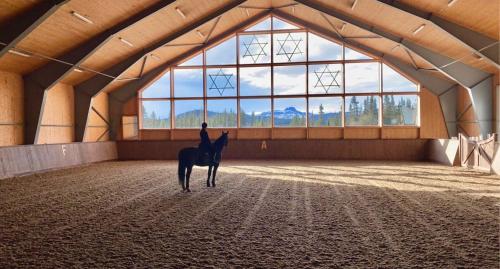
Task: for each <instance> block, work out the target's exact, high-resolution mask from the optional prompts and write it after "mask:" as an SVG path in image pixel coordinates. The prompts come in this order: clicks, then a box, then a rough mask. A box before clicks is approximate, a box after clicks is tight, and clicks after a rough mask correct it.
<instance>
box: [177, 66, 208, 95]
mask: <svg viewBox="0 0 500 269" xmlns="http://www.w3.org/2000/svg"><path fill="white" fill-rule="evenodd" d="M174 96H175V97H203V70H202V69H175V70H174Z"/></svg>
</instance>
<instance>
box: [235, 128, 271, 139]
mask: <svg viewBox="0 0 500 269" xmlns="http://www.w3.org/2000/svg"><path fill="white" fill-rule="evenodd" d="M271 132H272V130H271V129H270V128H255V129H246V128H242V129H238V133H237V135H238V137H237V138H238V139H242V140H245V139H271Z"/></svg>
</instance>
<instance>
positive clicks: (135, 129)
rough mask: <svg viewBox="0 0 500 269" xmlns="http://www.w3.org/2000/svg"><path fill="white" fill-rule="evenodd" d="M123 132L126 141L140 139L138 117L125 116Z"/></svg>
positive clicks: (123, 118)
mask: <svg viewBox="0 0 500 269" xmlns="http://www.w3.org/2000/svg"><path fill="white" fill-rule="evenodd" d="M122 130H123V139H124V140H135V139H139V126H138V120H137V116H123V117H122Z"/></svg>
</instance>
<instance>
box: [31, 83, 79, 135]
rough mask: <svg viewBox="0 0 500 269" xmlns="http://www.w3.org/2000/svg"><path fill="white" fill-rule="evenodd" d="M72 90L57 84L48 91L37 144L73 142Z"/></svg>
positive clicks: (73, 106)
mask: <svg viewBox="0 0 500 269" xmlns="http://www.w3.org/2000/svg"><path fill="white" fill-rule="evenodd" d="M74 103H75V102H74V90H73V87H72V86H70V85H66V84H62V83H58V84H57V85H56V86H54V87H53V88H52V89H50V90H49V91H48V94H47V97H46V100H45V106H44V111H43V116H42V125H41V128H40V134H39V137H38V144H56V143H70V142H73V141H74V140H75V127H74V122H75V105H74Z"/></svg>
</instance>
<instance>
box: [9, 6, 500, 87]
mask: <svg viewBox="0 0 500 269" xmlns="http://www.w3.org/2000/svg"><path fill="white" fill-rule="evenodd" d="M40 2H41V0H38V1H36V0H3V1H1V2H0V25H4V24H6V22H8V21H12V20H15V19H16V17H19V16H21V15H22V14H23V13H26V12H28V11H29V10H30V8H34V7H35V6H36V5H37V4H39V3H40ZM158 2H160V1H158V0H141V1H137V0H112V1H100V0H70V1H68V2H67V3H66V4H64V5H63V6H61V7H60V8H59V9H58V10H57V11H56V12H55V13H53V14H52V15H51V16H49V17H48V18H47V19H46V20H45V21H44V22H42V23H41V24H40V25H39V26H38V27H36V28H35V29H34V30H33V31H32V32H30V33H29V34H28V35H26V36H25V37H24V38H23V39H22V40H21V41H20V42H19V43H17V44H16V46H15V47H16V48H19V49H20V50H25V51H29V52H33V53H36V54H40V55H43V56H47V57H52V58H57V57H59V56H61V55H64V54H65V53H67V52H68V51H71V50H72V49H75V48H77V47H78V46H79V45H81V44H83V43H85V42H86V41H88V40H90V39H92V38H93V37H95V36H97V35H98V34H99V33H102V32H104V31H106V30H107V29H109V28H111V27H112V26H113V25H116V24H118V23H119V22H120V21H122V20H123V19H124V18H126V17H129V16H132V15H133V14H135V13H137V12H139V11H140V10H143V9H146V8H148V7H151V6H152V5H154V4H156V3H158ZM229 2H230V0H197V1H192V0H178V1H175V2H174V3H172V4H170V5H168V6H166V7H165V8H163V9H161V10H160V11H159V12H156V13H154V14H151V15H150V16H148V17H146V18H144V19H142V20H140V21H138V22H137V23H135V24H134V25H132V26H131V27H128V28H126V29H124V30H123V31H121V32H120V33H119V34H118V35H117V36H116V37H115V38H112V39H110V40H108V41H107V42H106V43H105V44H104V45H103V46H101V47H100V48H99V49H98V50H96V51H95V53H93V54H92V55H91V56H90V57H88V59H86V60H85V61H84V62H83V63H82V64H81V66H83V67H86V68H89V69H92V70H95V71H99V72H103V71H104V70H106V69H107V68H109V67H110V66H112V65H114V64H116V63H118V62H120V61H122V60H124V59H126V58H127V57H129V56H130V55H133V54H134V53H137V52H138V51H141V50H142V49H143V48H144V47H147V45H148V44H151V43H153V42H155V41H157V40H159V39H160V38H162V37H164V36H166V35H168V34H169V33H172V32H174V31H176V30H178V29H181V28H182V27H183V26H186V25H189V24H190V23H192V22H193V21H195V20H196V19H199V18H201V17H203V16H206V15H207V14H210V13H211V12H213V11H214V10H216V9H217V8H219V7H221V6H223V5H224V4H227V3H229ZM317 2H319V3H321V4H324V5H325V6H327V7H332V8H335V9H338V10H339V11H341V12H344V13H346V14H349V15H350V16H353V17H355V18H357V19H360V20H362V21H364V22H366V23H368V24H371V25H374V26H377V27H380V28H382V29H384V30H386V31H387V32H389V33H393V34H397V35H399V36H402V37H404V38H405V39H409V40H412V41H414V42H415V43H417V44H419V45H422V46H424V47H426V48H429V49H431V50H433V51H436V52H439V53H441V54H443V55H445V56H448V57H450V58H453V59H457V60H460V61H462V62H463V63H465V64H467V65H470V66H473V67H475V68H478V69H481V70H484V71H486V72H488V73H495V72H498V69H497V68H496V67H495V66H493V65H491V64H488V62H486V61H484V60H482V59H478V58H477V57H475V56H474V55H473V54H472V53H471V51H470V50H469V49H467V48H466V47H464V46H462V45H461V44H460V43H459V42H456V40H454V38H453V37H451V35H449V34H447V33H446V32H444V31H442V30H440V29H439V28H438V27H435V26H434V25H432V24H431V23H429V22H426V21H425V20H424V19H422V18H418V17H416V16H412V15H411V14H408V13H405V12H404V11H401V10H398V9H396V8H394V7H391V6H390V5H386V4H384V3H382V2H380V1H376V0H358V1H354V0H340V1H325V0H319V1H317ZM354 2H356V5H355V7H354V8H352V5H353V3H354ZM401 2H404V3H406V4H408V5H411V6H414V7H416V8H418V9H421V10H422V11H425V12H428V13H433V14H434V15H437V16H440V17H442V18H444V19H447V20H449V21H451V22H453V23H456V24H459V25H462V26H465V27H467V28H469V29H472V30H474V31H476V32H478V33H481V34H483V35H486V36H488V37H490V38H493V39H495V40H497V41H498V40H499V36H498V35H499V16H498V14H499V5H500V4H499V2H498V1H490V0H478V1H465V0H457V1H456V3H454V4H453V5H452V6H448V2H447V1H444V0H443V1H435V0H420V1H413V0H402V1H401ZM294 3H295V2H294V1H291V0H249V1H246V2H245V3H244V4H243V5H242V6H246V7H251V8H248V9H243V8H234V10H232V11H230V12H228V13H226V14H224V15H223V17H222V18H221V20H220V21H219V22H218V25H217V27H216V28H215V30H214V33H213V34H212V36H215V35H217V34H218V33H221V32H224V31H225V30H227V29H229V28H231V27H233V26H235V25H237V24H239V23H241V22H242V21H244V20H245V19H247V17H249V16H254V15H256V14H258V13H260V12H263V11H264V9H265V8H273V7H274V8H276V7H280V6H286V5H289V4H294ZM175 8H180V9H181V10H182V11H183V13H184V14H186V18H185V19H184V18H182V17H181V16H180V15H179V14H178V13H177V12H176V10H175ZM257 8H259V9H257ZM279 10H281V11H282V12H285V13H289V14H292V15H294V16H296V17H299V18H301V19H303V20H305V21H307V22H309V23H311V24H313V25H321V26H324V25H325V23H326V20H325V18H324V17H323V16H320V15H319V14H318V11H315V10H313V9H311V8H309V7H306V6H304V5H296V6H294V7H293V8H292V7H286V8H279ZM72 11H76V12H78V13H79V14H82V15H85V16H87V17H88V18H89V19H91V20H92V21H93V22H94V23H93V24H88V23H85V22H83V21H81V20H79V19H78V18H76V17H74V16H72V15H71V12H72ZM327 17H328V20H330V21H331V24H332V25H333V26H335V27H337V28H338V29H341V28H342V24H343V22H341V21H339V20H337V19H336V18H334V17H331V16H328V15H327ZM214 21H215V20H212V21H210V22H208V23H206V24H204V25H202V26H200V27H199V30H200V31H201V32H206V33H208V31H209V30H210V28H211V25H213V24H214ZM422 24H425V25H426V27H425V28H424V29H422V31H420V32H419V33H418V34H416V35H414V34H412V32H413V31H414V30H415V29H416V28H418V27H419V26H420V25H422ZM342 29H343V30H342V35H344V36H370V35H373V34H371V33H369V32H367V31H364V30H362V29H360V28H359V27H356V26H353V25H350V24H347V25H346V26H345V27H343V28H342ZM2 30H3V29H2ZM332 31H333V29H332ZM118 37H123V38H125V39H126V40H129V41H130V42H131V43H133V44H134V46H133V47H129V46H127V45H126V44H124V43H122V42H120V41H119V40H118ZM356 40H357V41H358V42H359V43H362V44H364V45H366V46H369V47H372V48H375V49H377V50H379V51H382V52H384V53H388V54H393V55H394V56H397V57H399V58H401V59H402V60H404V61H405V62H407V63H409V64H413V63H412V62H411V61H412V60H411V59H410V57H409V56H408V54H407V53H406V52H405V51H404V50H401V49H394V44H393V42H389V41H387V40H384V39H382V38H367V39H356ZM200 42H203V40H202V39H201V38H200V37H199V36H198V35H197V34H196V33H194V31H193V32H190V33H186V34H185V35H183V36H181V37H179V38H178V39H177V40H175V41H173V42H172V43H177V44H181V43H187V44H191V43H200ZM192 47H193V46H182V47H177V46H176V47H175V49H172V47H163V48H160V49H158V50H155V52H154V54H155V55H157V56H158V57H159V58H160V59H159V58H158V57H155V59H156V60H154V61H153V60H150V61H149V62H148V63H147V64H146V66H145V69H144V72H147V71H148V70H151V69H152V68H154V67H156V66H158V65H160V64H161V63H164V62H167V61H169V60H170V59H172V58H173V57H175V56H176V55H179V54H182V53H183V52H185V51H187V50H189V49H190V48H192ZM413 57H414V58H415V61H416V62H417V64H418V65H419V66H421V67H424V68H430V66H429V65H428V64H426V63H425V61H423V60H421V59H420V58H419V57H418V56H417V55H413ZM49 61H50V60H48V59H44V58H40V57H30V58H25V57H20V56H18V55H13V54H11V53H6V54H4V55H3V56H2V57H1V58H0V69H2V70H6V71H10V72H15V73H20V74H23V75H26V74H28V73H30V72H32V71H34V70H36V69H37V68H40V67H42V66H44V65H45V64H47V63H48V62H49ZM140 66H142V63H137V64H136V65H134V66H132V67H131V68H130V69H129V70H128V71H127V72H126V74H125V75H123V77H136V76H137V75H138V72H137V71H138V70H140V69H141V67H140ZM93 75H94V74H93V73H92V72H83V73H79V72H72V73H71V74H69V75H68V76H66V77H65V78H64V79H63V80H62V81H63V82H66V83H68V84H72V85H76V84H78V83H81V82H82V81H84V80H86V79H88V78H90V77H91V76H93ZM116 83H118V82H116Z"/></svg>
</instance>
